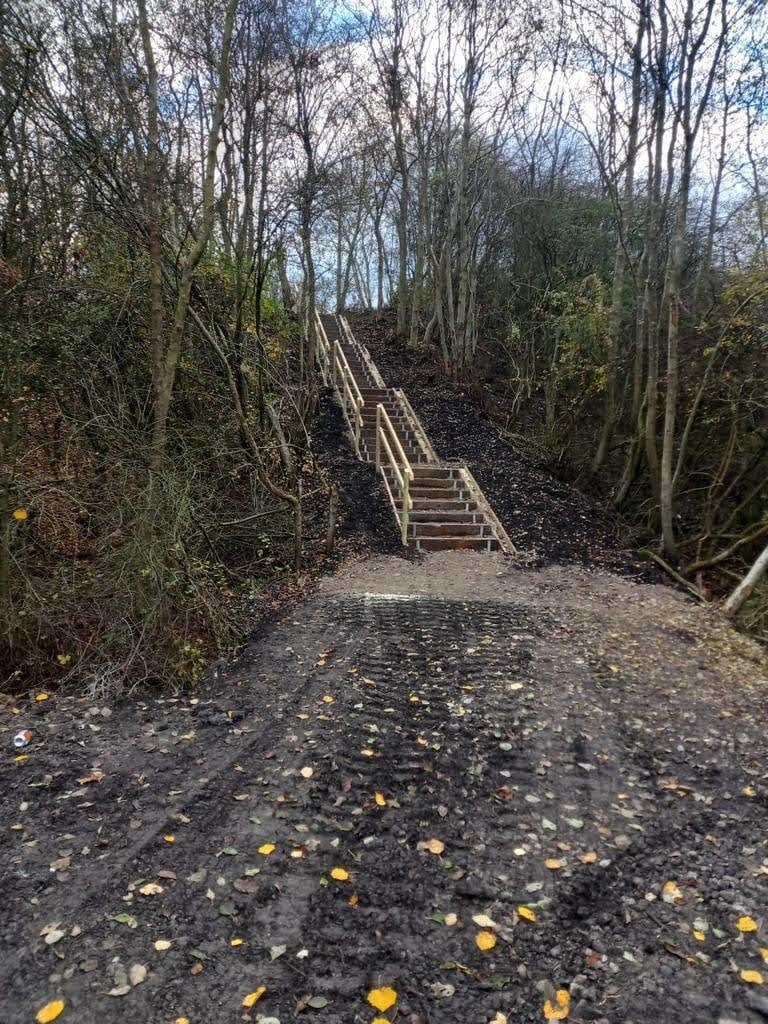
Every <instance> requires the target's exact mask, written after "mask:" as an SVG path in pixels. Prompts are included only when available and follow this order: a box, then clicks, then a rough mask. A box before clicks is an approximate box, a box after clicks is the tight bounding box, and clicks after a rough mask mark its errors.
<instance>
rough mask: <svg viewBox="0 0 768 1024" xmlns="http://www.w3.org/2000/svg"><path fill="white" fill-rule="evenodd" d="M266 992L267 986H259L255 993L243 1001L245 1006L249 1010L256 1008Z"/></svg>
mask: <svg viewBox="0 0 768 1024" xmlns="http://www.w3.org/2000/svg"><path fill="white" fill-rule="evenodd" d="M266 991H267V988H266V985H259V987H258V988H257V989H256V991H255V992H249V993H248V995H247V996H246V997H245V999H244V1000H243V1006H247V1007H248V1008H249V1009H250V1007H251V1006H255V1005H256V1003H258V1001H259V1000H260V999H261V997H262V996H263V995H264V993H265V992H266Z"/></svg>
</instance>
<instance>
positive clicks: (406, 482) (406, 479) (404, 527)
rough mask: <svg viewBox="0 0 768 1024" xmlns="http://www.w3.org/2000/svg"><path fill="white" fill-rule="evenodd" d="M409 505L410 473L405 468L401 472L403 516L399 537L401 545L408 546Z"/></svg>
mask: <svg viewBox="0 0 768 1024" xmlns="http://www.w3.org/2000/svg"><path fill="white" fill-rule="evenodd" d="M410 503H411V471H410V469H409V468H408V467H405V470H404V472H403V514H402V517H401V522H400V537H401V540H402V542H403V544H406V545H407V544H408V512H409V505H410Z"/></svg>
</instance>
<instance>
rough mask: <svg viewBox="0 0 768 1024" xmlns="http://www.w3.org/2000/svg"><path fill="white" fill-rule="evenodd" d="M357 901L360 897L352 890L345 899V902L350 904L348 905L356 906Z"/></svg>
mask: <svg viewBox="0 0 768 1024" xmlns="http://www.w3.org/2000/svg"><path fill="white" fill-rule="evenodd" d="M359 902H360V897H359V896H358V895H357V893H356V892H353V893H352V895H351V896H350V897H349V899H348V900H347V903H348V904H349V905H350V907H356V906H357V904H358V903H359Z"/></svg>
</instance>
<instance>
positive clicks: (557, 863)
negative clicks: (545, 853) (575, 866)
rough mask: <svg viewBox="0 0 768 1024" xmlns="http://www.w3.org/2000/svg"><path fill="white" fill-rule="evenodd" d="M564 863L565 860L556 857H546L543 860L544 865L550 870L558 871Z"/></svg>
mask: <svg viewBox="0 0 768 1024" xmlns="http://www.w3.org/2000/svg"><path fill="white" fill-rule="evenodd" d="M564 864H565V861H562V860H558V859H557V858H556V857H547V859H546V860H545V861H544V867H545V868H549V870H550V871H559V870H560V868H561V867H563V865H564Z"/></svg>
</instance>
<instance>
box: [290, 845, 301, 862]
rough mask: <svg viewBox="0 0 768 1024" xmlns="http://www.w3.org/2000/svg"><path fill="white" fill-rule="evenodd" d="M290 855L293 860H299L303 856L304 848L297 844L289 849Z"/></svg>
mask: <svg viewBox="0 0 768 1024" xmlns="http://www.w3.org/2000/svg"><path fill="white" fill-rule="evenodd" d="M291 856H292V857H293V859H294V860H301V858H302V857H303V856H304V850H303V849H302V848H301V847H300V846H297V847H295V848H294V849H293V850H291Z"/></svg>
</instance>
